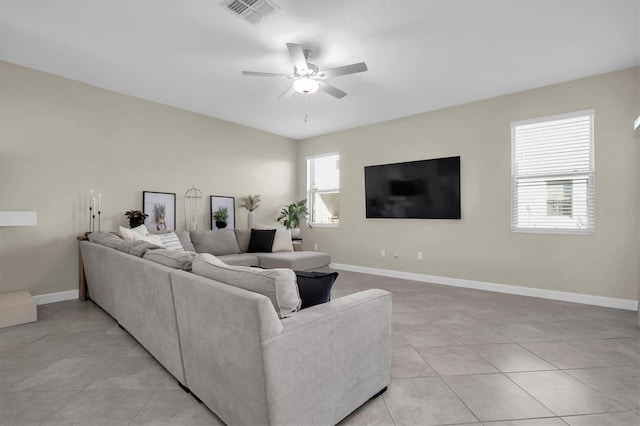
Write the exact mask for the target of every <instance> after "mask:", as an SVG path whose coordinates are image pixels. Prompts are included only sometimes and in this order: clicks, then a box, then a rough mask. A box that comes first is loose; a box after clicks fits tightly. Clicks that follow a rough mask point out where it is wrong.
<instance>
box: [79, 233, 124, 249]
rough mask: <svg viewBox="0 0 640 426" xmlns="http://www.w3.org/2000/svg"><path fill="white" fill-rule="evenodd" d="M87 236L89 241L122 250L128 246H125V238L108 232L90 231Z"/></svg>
mask: <svg viewBox="0 0 640 426" xmlns="http://www.w3.org/2000/svg"><path fill="white" fill-rule="evenodd" d="M87 238H89V241H91V242H92V243H96V244H100V245H103V246H107V247H111V248H113V249H118V250H120V251H124V252H126V251H127V250H128V248H126V247H127V246H126V241H125V240H123V239H122V238H120V237H118V236H116V235H113V234H111V233H108V232H91V233H90V234H89V235H88V236H87ZM123 248H124V250H123Z"/></svg>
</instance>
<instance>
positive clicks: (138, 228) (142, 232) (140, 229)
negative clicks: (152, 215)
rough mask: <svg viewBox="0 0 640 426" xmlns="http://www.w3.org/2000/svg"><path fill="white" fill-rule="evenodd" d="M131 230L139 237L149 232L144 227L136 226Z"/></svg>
mask: <svg viewBox="0 0 640 426" xmlns="http://www.w3.org/2000/svg"><path fill="white" fill-rule="evenodd" d="M131 229H132V230H133V231H136V232H137V233H138V234H140V235H149V230H148V229H147V227H146V226H144V225H140V226H136V227H135V228H131Z"/></svg>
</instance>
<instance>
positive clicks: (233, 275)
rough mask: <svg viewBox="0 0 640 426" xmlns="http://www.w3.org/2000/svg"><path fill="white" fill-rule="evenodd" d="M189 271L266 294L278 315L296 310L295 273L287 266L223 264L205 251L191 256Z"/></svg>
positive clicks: (298, 296) (298, 297) (298, 302)
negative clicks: (191, 266)
mask: <svg viewBox="0 0 640 426" xmlns="http://www.w3.org/2000/svg"><path fill="white" fill-rule="evenodd" d="M193 272H194V273H195V274H197V275H201V276H203V277H207V278H211V279H212V280H216V281H220V282H222V283H225V284H228V285H231V286H234V287H239V288H242V289H245V290H248V291H252V292H254V293H260V294H263V295H265V296H267V297H268V298H269V300H271V303H272V304H273V307H274V308H275V310H276V313H277V314H278V316H279V317H280V318H286V317H290V316H292V315H293V314H295V312H297V311H298V310H300V306H301V304H302V301H301V300H300V294H299V293H298V284H297V283H296V274H295V273H294V272H293V271H292V270H290V269H260V268H250V267H247V266H231V265H227V264H226V263H224V262H223V261H221V260H220V259H218V258H216V257H215V256H211V255H210V254H208V253H205V254H198V255H197V256H196V258H195V259H194V260H193Z"/></svg>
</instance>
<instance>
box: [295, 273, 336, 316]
mask: <svg viewBox="0 0 640 426" xmlns="http://www.w3.org/2000/svg"><path fill="white" fill-rule="evenodd" d="M296 278H297V280H298V291H299V292H300V299H302V307H301V308H300V309H304V308H308V307H310V306H314V305H319V304H321V303H326V302H328V301H329V300H331V288H332V287H333V283H334V282H335V280H336V278H338V273H337V272H309V271H296Z"/></svg>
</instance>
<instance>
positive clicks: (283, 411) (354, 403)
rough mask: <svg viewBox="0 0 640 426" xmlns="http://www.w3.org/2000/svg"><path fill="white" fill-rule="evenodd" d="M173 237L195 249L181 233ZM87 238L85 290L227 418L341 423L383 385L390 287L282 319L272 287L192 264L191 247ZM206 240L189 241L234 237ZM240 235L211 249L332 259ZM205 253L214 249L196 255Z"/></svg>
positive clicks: (301, 262)
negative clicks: (249, 246)
mask: <svg viewBox="0 0 640 426" xmlns="http://www.w3.org/2000/svg"><path fill="white" fill-rule="evenodd" d="M208 232H215V231H208ZM215 235H222V234H215ZM224 235H226V236H228V235H229V233H226V234H224ZM178 236H179V237H180V235H178ZM202 237H203V238H204V239H206V238H205V236H202ZM90 239H92V238H91V236H90ZM180 239H181V242H182V243H183V247H184V248H185V249H188V248H190V247H189V246H188V245H186V244H185V242H186V239H185V235H182V236H181V238H180ZM93 240H94V242H91V241H82V242H81V243H80V249H81V254H82V258H83V262H84V268H85V273H86V279H87V285H88V290H89V296H90V298H91V299H92V300H93V301H94V302H95V303H97V304H98V305H99V306H101V307H102V308H104V310H105V311H107V312H108V313H109V314H110V315H112V316H113V317H114V318H115V319H116V320H117V321H118V323H119V324H120V325H121V326H122V327H123V328H125V329H126V330H127V331H128V332H129V333H130V334H131V335H132V336H133V337H134V338H136V339H137V340H138V341H139V342H140V343H141V344H142V345H143V346H144V347H145V348H146V349H147V350H148V351H149V352H150V353H151V354H152V355H153V356H154V357H155V358H156V359H157V360H158V361H159V362H160V363H161V364H162V365H163V366H164V367H165V368H166V369H167V370H168V371H169V372H170V373H171V374H172V375H173V376H174V377H175V378H176V379H177V380H178V381H179V382H180V383H181V384H182V385H183V386H184V387H185V388H187V389H188V390H189V391H191V392H192V393H193V394H194V395H195V396H197V398H199V399H200V400H201V401H202V402H203V403H204V404H206V405H207V407H209V408H210V409H211V410H212V411H213V412H214V413H216V415H217V416H218V417H220V419H222V420H223V421H224V422H225V423H227V424H233V425H235V424H245V425H331V424H336V423H338V422H339V421H340V420H342V419H343V418H345V417H346V416H347V415H349V413H351V412H352V411H354V410H355V409H356V408H358V407H359V406H360V405H362V404H363V403H364V402H366V401H367V400H368V399H370V398H372V397H373V396H376V395H377V394H379V393H380V392H381V391H383V390H384V389H386V386H387V385H388V384H389V381H390V369H391V294H390V293H388V292H386V291H383V290H377V289H372V290H366V291H362V292H359V293H355V294H352V295H349V296H346V297H342V298H338V299H334V300H331V301H330V302H327V303H324V304H320V305H316V306H312V307H310V308H307V309H302V310H300V311H297V312H295V314H292V315H291V316H289V317H286V318H281V317H280V316H279V315H278V313H276V309H275V308H274V302H273V300H272V299H273V298H271V299H270V298H269V297H267V296H266V295H264V294H260V293H257V292H253V291H248V290H246V289H244V288H240V287H238V286H236V285H231V284H229V283H225V282H221V281H217V280H214V279H211V278H208V277H206V276H201V275H198V274H196V273H193V272H189V270H190V269H191V268H190V264H189V260H188V258H189V257H191V258H192V259H193V256H195V253H193V254H191V253H182V254H168V255H167V259H166V260H163V257H164V255H163V253H165V252H168V251H167V250H164V251H163V250H154V249H157V247H153V246H152V245H151V244H148V243H146V242H143V241H131V242H126V243H124V244H123V243H121V242H118V241H115V240H113V239H111V238H104V239H103V241H101V240H100V238H93ZM183 240H184V241H183ZM201 240H202V239H200V238H199V237H198V236H196V237H195V238H193V239H192V241H191V242H192V243H193V245H194V247H193V248H195V249H206V250H209V252H210V251H216V250H218V249H223V248H224V246H225V244H227V243H228V244H230V245H231V246H233V244H231V242H230V240H229V239H225V240H224V242H223V241H219V242H218V243H214V242H212V241H211V240H208V244H209V247H206V244H205V245H204V246H203V243H202V241H201ZM238 240H240V238H238V239H237V241H238ZM216 244H218V246H215V245H216ZM242 244H243V242H240V243H239V244H238V249H237V250H236V249H235V247H233V250H231V251H238V252H237V253H229V252H228V251H229V250H226V249H225V250H226V252H227V253H226V254H220V255H218V256H219V257H218V259H223V260H224V261H225V262H230V263H233V262H236V264H238V263H239V264H241V265H244V264H246V263H248V262H249V260H250V261H251V263H253V264H255V263H256V262H257V264H258V265H260V266H262V267H267V268H269V267H270V266H269V265H276V266H277V267H279V266H280V265H282V264H290V265H292V266H293V267H294V269H303V268H300V266H312V267H313V265H315V264H316V263H314V262H317V263H324V262H327V263H328V259H325V260H318V259H317V258H313V257H310V255H307V256H304V255H303V256H302V257H299V256H292V255H291V254H290V255H289V256H286V253H287V252H285V255H282V254H280V253H272V255H275V256H262V255H257V254H250V253H246V251H245V252H242V248H243V246H242ZM214 246H215V247H214ZM227 248H228V247H227ZM154 251H155V253H153V252H154ZM150 253H151V254H150ZM294 253H305V252H294ZM267 254H268V253H265V255H267ZM247 255H249V256H253V257H254V258H252V259H249V258H248V257H245V256H247ZM206 256H209V257H210V258H214V256H210V255H209V254H206V255H197V256H196V259H197V261H200V262H203V261H207V258H206ZM226 256H230V257H226ZM327 256H328V255H327ZM170 258H171V259H170ZM200 258H202V259H200ZM193 262H194V263H195V262H196V260H193ZM216 262H218V260H216ZM167 265H171V266H173V267H170V266H167ZM208 266H211V265H208ZM211 267H215V265H213V266H211ZM236 269H238V270H239V271H241V272H242V271H247V272H246V273H250V271H254V269H252V268H243V267H237V268H236ZM304 269H309V268H304ZM194 270H196V271H197V268H195V267H194ZM285 272H286V271H285ZM225 273H232V272H229V271H226V272H225ZM251 273H254V272H251ZM285 275H286V274H285Z"/></svg>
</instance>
